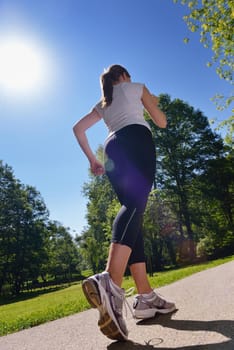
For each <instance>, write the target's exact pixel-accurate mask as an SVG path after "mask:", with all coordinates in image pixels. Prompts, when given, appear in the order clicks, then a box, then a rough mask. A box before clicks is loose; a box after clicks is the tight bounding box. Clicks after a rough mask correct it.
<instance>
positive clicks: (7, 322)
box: [0, 256, 234, 336]
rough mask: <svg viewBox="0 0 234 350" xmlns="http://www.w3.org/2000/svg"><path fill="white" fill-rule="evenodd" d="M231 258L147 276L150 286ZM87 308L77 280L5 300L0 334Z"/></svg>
mask: <svg viewBox="0 0 234 350" xmlns="http://www.w3.org/2000/svg"><path fill="white" fill-rule="evenodd" d="M233 259H234V256H231V257H228V258H224V259H219V260H214V261H211V262H208V263H203V264H199V265H193V266H189V267H184V268H180V269H176V270H170V271H165V272H160V273H155V274H154V276H153V277H149V278H150V282H151V285H152V286H153V287H160V286H164V285H166V284H170V283H172V282H174V281H177V280H179V279H181V278H184V277H187V276H189V275H192V274H193V273H196V272H199V271H202V270H205V269H208V268H211V267H214V266H217V265H220V264H223V263H225V262H228V261H231V260H233ZM133 286H134V283H133V280H132V278H131V277H126V278H125V279H124V283H123V287H124V288H126V289H128V288H130V287H133ZM21 298H22V297H21ZM88 308H89V304H88V302H87V301H86V299H85V297H84V296H83V293H82V290H81V284H80V283H78V284H76V285H72V286H70V287H66V288H63V289H60V290H57V291H53V292H48V293H44V294H40V295H36V294H35V293H34V294H32V295H31V296H29V297H28V299H27V300H19V301H14V302H11V303H10V302H8V303H7V304H5V305H2V306H0V335H1V336H2V335H5V334H8V333H13V332H16V331H19V330H21V329H25V328H29V327H33V326H36V325H39V324H41V323H44V322H47V321H51V320H55V319H58V318H61V317H64V316H68V315H71V314H74V313H77V312H80V311H84V310H86V309H88Z"/></svg>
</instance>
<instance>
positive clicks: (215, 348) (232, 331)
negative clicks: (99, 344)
mask: <svg viewBox="0 0 234 350" xmlns="http://www.w3.org/2000/svg"><path fill="white" fill-rule="evenodd" d="M156 324H159V325H161V326H162V327H167V328H172V329H176V330H181V331H191V332H192V331H208V332H216V333H219V334H222V335H223V336H225V337H227V338H229V340H226V341H224V342H222V343H215V344H199V345H189V346H182V347H176V348H174V349H177V350H233V349H234V321H233V320H215V321H194V320H174V319H171V315H160V316H158V317H155V318H153V319H150V320H143V321H139V322H138V323H137V325H138V326H139V327H140V326H141V325H144V326H146V325H156ZM139 331H140V329H139ZM162 344H163V339H162V338H156V337H155V338H153V339H149V340H144V341H143V344H139V343H134V342H131V341H127V342H126V343H118V342H116V343H112V344H110V345H108V346H107V349H108V350H118V349H121V350H122V349H123V350H153V349H158V350H172V348H168V347H163V345H162Z"/></svg>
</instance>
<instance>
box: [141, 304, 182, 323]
mask: <svg viewBox="0 0 234 350" xmlns="http://www.w3.org/2000/svg"><path fill="white" fill-rule="evenodd" d="M175 310H176V306H173V307H171V308H170V309H148V310H140V311H137V310H136V311H135V312H134V316H135V318H138V319H142V320H144V319H147V318H154V317H155V316H156V314H157V313H159V314H169V313H171V312H173V311H175Z"/></svg>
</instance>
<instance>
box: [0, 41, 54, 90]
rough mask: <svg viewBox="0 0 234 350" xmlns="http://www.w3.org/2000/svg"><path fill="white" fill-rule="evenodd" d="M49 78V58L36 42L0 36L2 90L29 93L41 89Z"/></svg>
mask: <svg viewBox="0 0 234 350" xmlns="http://www.w3.org/2000/svg"><path fill="white" fill-rule="evenodd" d="M47 80H48V62H47V58H46V55H45V53H44V50H43V49H42V48H40V46H39V45H38V44H37V43H36V42H34V41H30V40H26V39H24V38H19V37H6V38H3V39H2V38H1V37H0V90H3V91H4V92H5V93H7V94H11V95H12V94H16V95H29V94H32V93H35V92H37V91H40V90H41V89H42V87H43V86H44V85H45V83H47Z"/></svg>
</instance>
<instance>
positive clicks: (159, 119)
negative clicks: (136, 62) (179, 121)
mask: <svg viewBox="0 0 234 350" xmlns="http://www.w3.org/2000/svg"><path fill="white" fill-rule="evenodd" d="M141 100H142V103H143V106H144V107H145V109H146V110H147V112H148V113H149V115H150V117H151V118H152V120H153V121H154V123H155V124H156V125H157V126H159V127H160V128H165V127H166V126H167V117H166V115H165V114H164V113H163V112H162V111H161V110H160V109H159V108H158V98H157V97H156V96H153V95H151V93H150V92H149V90H148V89H147V88H146V87H145V86H144V87H143V94H142V97H141Z"/></svg>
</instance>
